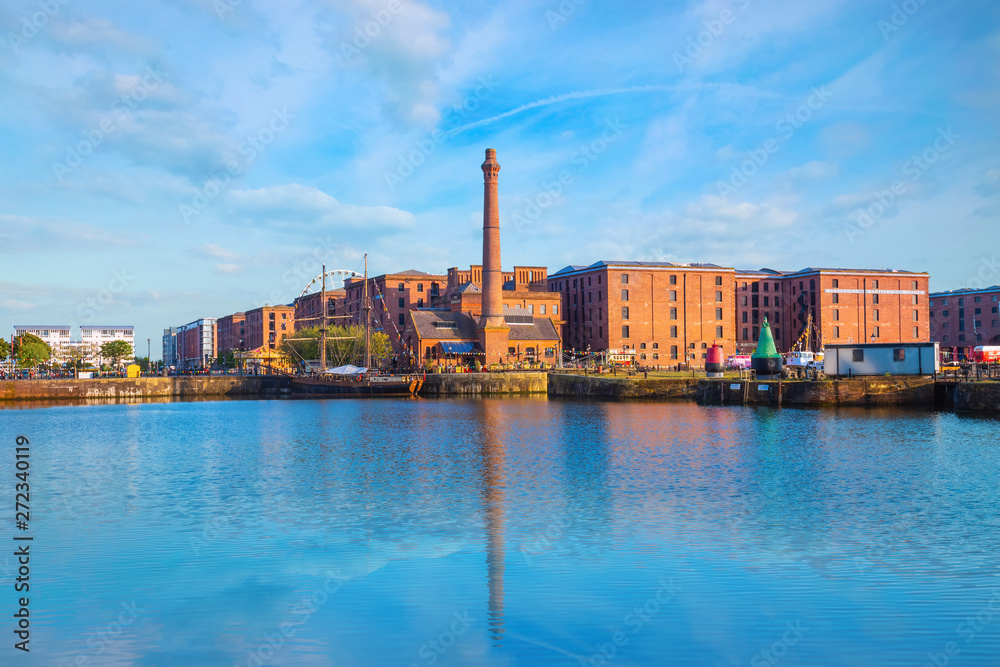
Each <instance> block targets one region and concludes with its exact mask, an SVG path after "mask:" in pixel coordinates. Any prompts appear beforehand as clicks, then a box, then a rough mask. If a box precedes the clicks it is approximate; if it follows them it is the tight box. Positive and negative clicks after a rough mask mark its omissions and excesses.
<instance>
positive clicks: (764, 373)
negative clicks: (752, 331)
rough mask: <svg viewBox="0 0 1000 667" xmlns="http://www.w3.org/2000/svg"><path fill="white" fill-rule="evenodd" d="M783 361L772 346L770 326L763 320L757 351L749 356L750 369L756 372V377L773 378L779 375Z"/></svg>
mask: <svg viewBox="0 0 1000 667" xmlns="http://www.w3.org/2000/svg"><path fill="white" fill-rule="evenodd" d="M783 365H784V359H782V358H781V355H780V354H778V349H777V348H776V347H775V346H774V336H773V335H772V334H771V325H770V324H768V323H767V318H766V317H765V318H764V324H763V325H762V326H761V328H760V338H759V339H758V342H757V351H756V352H754V353H753V354H751V355H750V368H752V369H753V370H755V371H756V372H757V377H768V376H770V377H774V376H776V375H781V367H782V366H783Z"/></svg>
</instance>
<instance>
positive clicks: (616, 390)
mask: <svg viewBox="0 0 1000 667" xmlns="http://www.w3.org/2000/svg"><path fill="white" fill-rule="evenodd" d="M289 393H290V388H289V383H288V379H287V378H285V377H281V376H214V377H209V376H205V377H197V376H195V377H188V376H185V377H169V378H162V377H155V378H154V377H144V378H132V379H125V378H107V379H96V380H68V379H67V380H17V381H11V380H6V381H2V382H0V401H45V400H66V399H69V400H77V399H94V400H104V399H110V400H115V399H138V398H171V397H180V398H196V397H211V396H246V397H253V396H281V395H288V394H289ZM420 393H421V395H423V396H477V395H481V396H485V395H518V394H546V393H547V394H548V395H550V396H560V397H584V398H605V399H607V398H610V399H631V398H653V399H694V400H696V401H698V402H699V403H702V404H706V405H727V404H730V405H731V404H759V405H815V406H837V405H861V406H865V405H912V406H924V407H937V408H942V409H952V408H954V409H955V410H957V411H976V412H995V413H996V412H1000V382H947V383H946V382H937V383H935V381H934V379H933V378H929V377H894V378H853V379H842V380H822V381H783V382H760V381H754V382H750V381H746V380H742V381H741V380H706V379H697V378H649V379H645V378H640V377H627V378H626V377H618V378H616V377H608V376H592V375H591V376H584V375H574V374H567V373H540V372H539V373H455V374H430V375H428V376H427V378H426V380H425V382H424V386H423V389H422V390H421V392H420Z"/></svg>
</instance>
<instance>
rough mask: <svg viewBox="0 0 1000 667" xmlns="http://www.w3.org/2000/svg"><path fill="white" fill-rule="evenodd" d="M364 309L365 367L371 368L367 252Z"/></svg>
mask: <svg viewBox="0 0 1000 667" xmlns="http://www.w3.org/2000/svg"><path fill="white" fill-rule="evenodd" d="M364 309H365V368H371V365H372V352H371V329H372V307H371V303H369V301H368V253H365V292H364Z"/></svg>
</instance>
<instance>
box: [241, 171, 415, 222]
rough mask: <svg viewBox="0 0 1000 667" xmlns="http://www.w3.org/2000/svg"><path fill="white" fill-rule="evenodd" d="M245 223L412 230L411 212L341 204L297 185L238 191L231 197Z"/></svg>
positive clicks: (317, 191)
mask: <svg viewBox="0 0 1000 667" xmlns="http://www.w3.org/2000/svg"><path fill="white" fill-rule="evenodd" d="M228 201H229V203H230V204H231V205H232V208H233V211H234V213H235V214H236V215H237V216H239V217H240V218H241V219H242V220H243V221H247V222H251V223H265V224H266V223H273V224H277V225H281V226H294V227H306V226H308V227H309V228H310V229H318V228H319V229H327V230H329V229H338V228H340V229H356V230H358V229H359V230H371V231H377V230H390V229H404V228H408V227H412V226H413V224H414V217H413V214H412V213H409V212H407V211H403V210H400V209H398V208H393V207H390V206H352V205H350V204H342V203H341V202H339V201H337V200H336V199H335V198H334V197H331V196H330V195H328V194H326V193H325V192H323V191H322V190H319V189H317V188H314V187H310V186H307V185H300V184H298V183H290V184H288V185H279V186H274V187H269V188H260V189H258V190H236V191H234V192H232V193H230V195H229V197H228Z"/></svg>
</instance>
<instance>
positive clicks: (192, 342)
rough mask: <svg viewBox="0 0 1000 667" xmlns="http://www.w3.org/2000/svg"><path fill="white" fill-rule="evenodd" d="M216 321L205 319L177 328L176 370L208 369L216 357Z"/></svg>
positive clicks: (209, 318)
mask: <svg viewBox="0 0 1000 667" xmlns="http://www.w3.org/2000/svg"><path fill="white" fill-rule="evenodd" d="M216 333H217V331H216V321H215V319H214V318H211V317H206V318H203V319H200V320H195V321H194V322H189V323H188V324H185V325H184V326H181V327H177V336H176V338H175V346H176V353H175V354H176V360H177V364H176V365H177V370H182V371H186V370H197V369H199V368H208V367H210V366H211V365H212V364H213V363H214V362H215V358H216V356H218V355H217V347H216V340H217V338H216Z"/></svg>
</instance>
